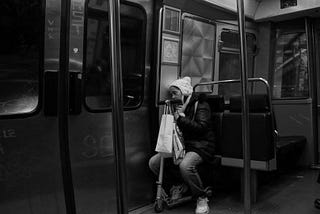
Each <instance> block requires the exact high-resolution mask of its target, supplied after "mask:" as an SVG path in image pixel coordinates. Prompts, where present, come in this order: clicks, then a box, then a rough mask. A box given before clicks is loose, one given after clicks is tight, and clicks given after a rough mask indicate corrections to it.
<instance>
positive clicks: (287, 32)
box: [273, 25, 309, 99]
mask: <svg viewBox="0 0 320 214" xmlns="http://www.w3.org/2000/svg"><path fill="white" fill-rule="evenodd" d="M290 26H292V28H291V29H288V27H287V25H286V26H284V28H282V27H281V26H279V27H278V28H277V30H276V42H275V43H276V44H275V45H276V46H275V52H274V55H275V57H274V71H273V97H274V98H276V99H281V98H306V97H308V96H309V71H308V49H307V37H306V32H305V29H304V25H290Z"/></svg>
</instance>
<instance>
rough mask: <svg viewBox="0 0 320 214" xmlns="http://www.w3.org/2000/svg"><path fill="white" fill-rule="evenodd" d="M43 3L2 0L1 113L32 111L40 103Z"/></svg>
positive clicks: (0, 14)
mask: <svg viewBox="0 0 320 214" xmlns="http://www.w3.org/2000/svg"><path fill="white" fill-rule="evenodd" d="M41 2H42V1H41V0H17V1H12V0H1V1H0V29H1V33H0V115H12V114H22V113H30V112H33V111H35V109H36V108H37V106H38V102H39V66H40V63H41V62H40V56H41V54H42V53H41V41H42V37H43V28H42V19H41V18H42V17H41V14H42V4H41Z"/></svg>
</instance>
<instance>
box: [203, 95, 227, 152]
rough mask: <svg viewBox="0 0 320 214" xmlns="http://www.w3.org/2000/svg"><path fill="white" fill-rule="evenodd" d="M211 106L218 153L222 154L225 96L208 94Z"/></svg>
mask: <svg viewBox="0 0 320 214" xmlns="http://www.w3.org/2000/svg"><path fill="white" fill-rule="evenodd" d="M207 102H208V104H209V105H210V108H211V118H212V125H213V131H214V133H215V139H216V141H215V143H216V155H220V154H221V145H220V144H221V135H222V116H223V112H224V109H225V104H224V97H223V96H221V95H209V96H207Z"/></svg>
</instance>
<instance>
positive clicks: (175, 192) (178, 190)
mask: <svg viewBox="0 0 320 214" xmlns="http://www.w3.org/2000/svg"><path fill="white" fill-rule="evenodd" d="M187 190H188V187H187V186H186V185H185V184H181V185H178V186H172V187H171V189H170V193H171V201H175V200H178V199H180V198H182V194H183V193H185V192H187Z"/></svg>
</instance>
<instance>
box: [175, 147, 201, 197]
mask: <svg viewBox="0 0 320 214" xmlns="http://www.w3.org/2000/svg"><path fill="white" fill-rule="evenodd" d="M202 162H203V160H202V158H201V156H200V155H198V154H197V153H196V152H187V153H186V156H185V157H184V158H183V160H182V162H181V163H180V165H179V168H180V172H181V175H182V178H183V179H184V181H185V182H186V183H187V184H188V185H189V187H190V189H191V192H192V195H193V196H194V197H195V198H197V197H200V196H205V195H206V192H205V191H204V188H203V184H202V181H201V178H200V176H199V174H198V170H197V167H198V165H199V164H200V163H202Z"/></svg>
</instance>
